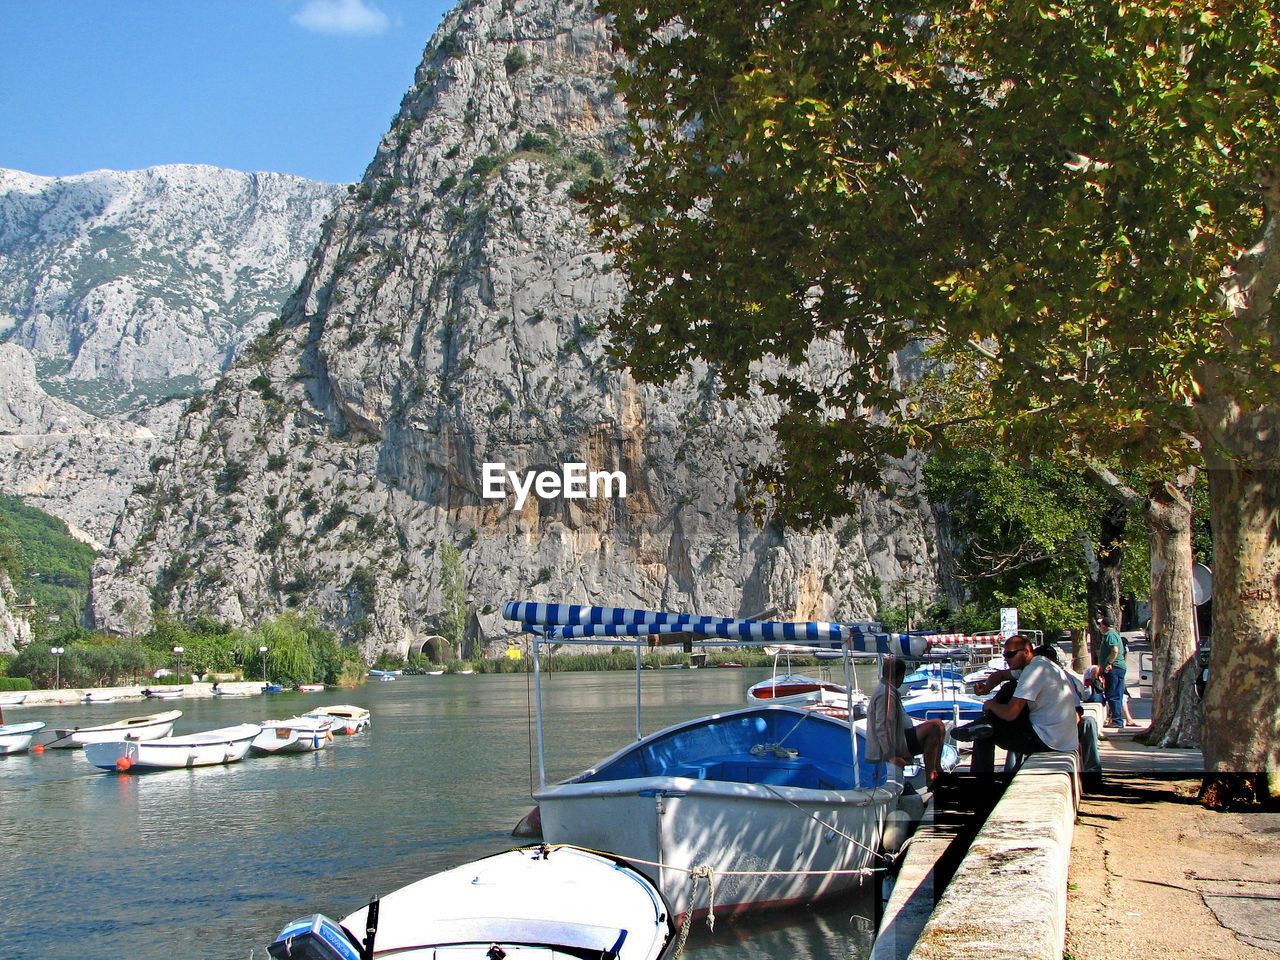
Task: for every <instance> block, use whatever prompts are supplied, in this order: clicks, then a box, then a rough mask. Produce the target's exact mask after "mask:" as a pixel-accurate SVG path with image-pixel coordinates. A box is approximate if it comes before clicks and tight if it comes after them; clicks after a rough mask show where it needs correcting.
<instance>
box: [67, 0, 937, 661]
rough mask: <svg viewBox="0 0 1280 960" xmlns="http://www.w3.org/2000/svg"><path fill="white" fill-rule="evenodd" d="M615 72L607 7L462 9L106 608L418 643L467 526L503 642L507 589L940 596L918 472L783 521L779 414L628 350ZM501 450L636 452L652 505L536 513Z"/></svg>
mask: <svg viewBox="0 0 1280 960" xmlns="http://www.w3.org/2000/svg"><path fill="white" fill-rule="evenodd" d="M612 66H613V54H612V52H611V48H610V45H609V42H608V37H607V32H606V28H605V24H604V22H603V21H602V20H601V19H600V18H598V17H597V15H596V14H595V12H594V10H593V9H592V8H591V7H590V5H589V4H585V3H580V2H573V3H570V2H562V0H475V2H468V3H464V4H463V5H462V6H461V7H459V8H458V9H456V10H455V11H454V12H452V13H451V14H449V15H448V16H447V17H446V18H445V20H444V22H443V24H442V25H441V27H440V29H439V31H438V32H437V34H436V36H435V37H434V39H433V40H432V42H431V44H430V45H429V46H428V48H427V50H426V54H425V57H424V59H423V62H422V64H421V66H420V67H419V69H418V72H417V76H416V78H415V81H416V82H415V84H414V86H413V88H412V89H411V90H410V91H409V92H408V94H407V95H406V96H405V98H404V101H403V104H402V108H401V110H400V113H399V115H398V116H397V118H396V119H395V121H394V123H393V125H392V127H391V129H390V131H389V132H388V133H387V135H386V136H385V137H384V138H383V140H382V143H381V144H380V145H379V147H378V150H377V154H376V156H375V157H374V160H373V162H372V163H371V165H370V166H369V168H368V171H367V172H366V175H365V177H364V180H363V181H362V183H361V184H360V185H359V187H358V189H357V190H356V191H355V192H354V193H353V194H352V196H350V197H349V198H347V199H345V200H344V201H343V202H342V203H341V205H340V206H339V208H338V209H337V211H336V213H335V214H334V216H333V217H332V219H331V221H330V222H329V223H328V225H327V227H326V228H325V230H324V233H323V236H322V238H321V240H320V243H319V246H318V247H317V249H316V252H315V255H314V256H313V258H312V260H311V262H310V264H309V266H308V268H307V271H306V275H305V277H304V279H303V280H302V282H301V285H300V287H299V288H298V290H297V292H296V294H295V295H294V296H293V297H292V298H291V299H290V300H289V302H288V304H287V305H286V307H285V310H284V312H283V316H282V318H281V319H282V322H281V323H280V324H278V325H273V327H272V328H271V330H270V332H269V333H268V335H266V336H264V337H263V338H261V339H260V340H258V341H256V342H255V343H254V344H252V345H251V346H250V347H249V348H248V349H247V350H246V351H245V353H244V356H243V357H242V359H241V361H240V362H238V363H237V364H236V365H235V366H234V367H233V368H232V369H231V370H229V371H228V372H227V374H226V376H225V377H224V378H223V380H222V382H221V383H220V384H219V386H218V387H217V388H216V389H215V390H214V391H213V392H212V393H211V394H209V395H208V396H207V397H202V398H198V399H197V400H196V401H194V402H193V403H192V404H191V405H190V407H189V408H188V410H187V411H186V413H185V415H184V416H183V417H182V418H181V421H180V425H179V429H178V434H177V437H176V440H175V443H174V446H173V449H172V451H171V453H170V454H168V456H169V457H170V458H171V459H170V460H169V461H168V462H166V463H163V464H160V465H159V466H158V467H157V469H156V471H155V473H154V474H153V476H152V478H151V479H150V481H149V486H148V488H146V489H143V490H141V491H140V492H139V494H138V495H137V496H135V497H133V498H131V499H130V500H129V502H128V504H127V507H126V510H125V512H124V514H123V516H122V518H121V520H120V523H119V524H118V526H117V528H116V530H115V532H114V535H113V537H112V541H111V547H112V555H111V556H109V557H107V558H105V559H104V560H103V561H102V562H101V563H100V565H99V569H98V570H97V571H96V575H95V585H94V593H93V598H92V603H93V610H94V615H95V617H96V618H97V620H98V622H99V623H100V624H101V625H104V626H111V627H115V628H117V629H121V630H126V631H128V630H133V629H138V628H139V627H141V626H143V625H144V624H145V622H146V621H147V619H148V618H149V615H150V610H151V608H152V604H164V605H166V606H168V607H170V608H171V609H173V610H175V611H180V612H183V613H196V612H205V613H211V614H213V615H215V616H219V617H222V618H226V619H230V620H232V621H237V622H244V623H252V622H254V621H256V620H257V619H258V618H262V617H266V616H269V615H271V614H273V613H275V612H277V611H279V610H280V609H282V608H286V607H291V606H296V607H305V608H314V609H317V610H318V611H319V612H320V613H321V616H322V617H323V619H324V621H325V622H326V623H327V624H328V625H330V626H331V627H334V628H335V629H337V630H338V631H340V632H341V633H342V634H343V635H344V637H345V638H346V639H347V640H349V641H354V642H359V644H360V645H361V648H362V650H363V651H364V652H365V653H366V655H369V656H372V655H374V654H376V652H377V651H378V650H380V649H383V648H386V649H392V650H397V651H399V652H401V653H403V652H405V651H407V650H409V649H414V648H417V647H419V646H420V645H421V644H422V642H423V641H424V639H425V638H426V637H427V636H428V635H429V634H431V633H433V632H435V631H436V629H437V627H438V621H439V618H440V616H441V612H442V610H443V609H444V606H445V601H444V599H443V591H442V580H443V579H444V574H443V573H442V554H444V553H446V552H447V551H445V550H443V549H442V547H443V546H444V545H452V546H453V547H454V548H456V549H457V550H458V551H459V552H460V554H461V562H462V569H463V576H464V578H465V587H466V591H467V597H468V608H469V612H470V614H471V620H470V623H471V629H472V631H473V632H474V633H475V634H476V635H477V637H478V638H479V639H480V641H481V642H482V643H483V642H498V640H499V639H500V638H502V637H503V636H504V635H505V634H506V633H507V631H508V626H507V625H506V624H505V623H503V622H502V621H501V620H500V617H499V609H500V604H501V602H502V601H503V600H505V599H509V598H523V599H534V600H564V601H571V602H599V603H619V604H626V605H637V606H654V607H662V608H669V609H684V610H697V611H700V612H706V613H721V614H739V615H741V614H749V613H752V612H754V611H758V610H761V609H765V608H769V607H776V608H777V609H778V610H779V611H780V613H781V615H782V616H786V617H791V616H795V617H802V618H808V617H820V618H855V617H864V616H867V615H870V614H872V613H874V611H875V609H876V607H877V605H878V603H879V602H880V600H881V598H883V599H884V600H885V601H886V602H901V600H902V598H903V596H904V593H909V594H911V595H912V596H920V595H932V594H933V593H934V592H935V589H936V573H935V570H936V567H937V556H936V551H937V545H936V543H935V535H934V529H935V526H934V523H933V519H932V515H931V512H930V509H929V507H928V505H927V504H926V503H925V502H924V501H923V498H922V496H921V493H920V489H919V484H918V481H917V477H916V476H915V473H914V471H913V470H911V469H909V468H907V467H902V468H899V469H897V470H895V471H894V472H893V475H892V476H890V477H888V480H889V485H890V487H891V489H892V490H893V491H894V495H893V496H892V497H887V496H886V497H878V496H868V498H867V499H866V501H865V503H864V505H863V507H862V510H861V512H860V514H859V515H858V516H856V517H854V518H851V519H850V520H849V521H848V522H847V523H845V524H843V525H840V526H839V527H838V528H833V529H831V530H827V531H823V532H819V533H815V534H803V535H802V534H796V533H790V532H785V531H782V530H780V529H777V528H776V527H773V526H766V527H764V528H757V527H756V526H755V525H754V524H753V523H752V521H751V520H750V519H749V518H748V517H746V516H743V515H740V514H738V513H737V512H735V510H734V507H733V504H734V500H735V495H736V494H737V493H738V492H739V491H740V489H741V486H740V485H741V476H742V473H743V470H744V469H745V467H746V466H747V465H749V464H750V463H752V462H755V461H757V460H762V459H765V458H768V457H769V456H770V454H771V451H772V441H771V435H770V433H769V424H770V423H771V421H772V418H773V417H774V416H776V410H774V409H772V408H771V407H770V406H768V405H767V404H765V403H763V402H761V403H756V404H754V405H752V404H745V405H740V404H729V403H726V402H724V401H722V400H720V399H719V398H718V397H717V395H716V392H715V390H714V384H713V381H712V380H711V378H710V377H708V376H692V377H688V378H685V379H682V380H680V381H676V382H672V383H670V384H666V385H663V386H661V387H656V388H655V387H647V386H641V385H637V384H636V383H634V382H633V381H632V380H630V379H629V378H628V377H627V375H626V374H625V373H624V372H619V371H618V370H616V369H614V368H613V367H612V366H611V365H610V363H609V362H608V361H607V359H606V356H605V351H604V345H603V343H602V341H601V336H600V330H601V323H602V321H603V319H604V317H605V316H606V314H607V313H608V311H609V310H610V309H611V308H612V307H614V306H616V305H617V304H618V303H619V302H620V301H621V298H622V297H623V295H624V290H623V288H622V285H621V283H620V280H619V278H618V277H617V276H616V275H615V274H613V273H612V272H610V270H609V269H608V267H607V264H606V263H605V261H604V259H603V258H602V257H601V255H600V254H599V253H598V252H597V251H596V250H595V249H594V248H593V244H592V240H591V238H590V236H589V235H588V232H587V225H586V221H585V219H584V217H583V214H582V211H581V209H580V207H579V204H578V203H577V202H576V201H575V199H574V196H575V194H576V192H577V190H578V189H579V188H580V186H581V184H582V183H583V182H584V181H585V180H587V179H589V178H591V177H598V176H607V175H609V172H610V171H611V170H613V169H615V168H616V167H617V165H618V164H620V163H624V162H625V160H626V157H625V153H624V139H623V133H622V125H623V119H624V106H623V104H622V103H621V102H620V101H619V99H618V97H617V96H616V95H615V93H614V90H613V87H612V84H611V80H610V70H611V68H612ZM496 463H502V464H504V465H505V469H507V470H511V471H514V472H516V473H517V475H519V476H523V474H524V472H525V471H531V470H539V471H546V472H556V471H563V465H564V464H567V463H583V464H586V465H587V468H588V469H589V470H591V471H621V472H622V473H624V474H625V476H626V478H627V484H628V487H627V496H626V497H625V498H622V497H612V498H605V497H602V496H601V497H597V498H594V499H593V498H583V499H570V498H565V497H563V496H551V495H548V496H537V495H530V496H528V497H527V498H526V499H524V501H523V503H522V504H521V505H520V506H519V507H517V502H518V499H519V498H518V497H517V496H515V495H514V494H511V495H508V496H506V497H505V498H503V499H493V498H486V497H485V496H484V493H485V479H484V477H485V473H484V469H485V468H484V465H485V464H496ZM509 489H510V488H509V487H508V491H509ZM548 489H549V488H548Z"/></svg>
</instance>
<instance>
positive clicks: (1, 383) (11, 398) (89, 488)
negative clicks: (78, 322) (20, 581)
mask: <svg viewBox="0 0 1280 960" xmlns="http://www.w3.org/2000/svg"><path fill="white" fill-rule="evenodd" d="M184 405H185V404H184V403H177V402H170V403H167V404H160V405H158V406H155V407H152V408H149V409H147V410H145V411H140V412H138V413H136V414H134V415H133V416H132V417H130V418H125V417H94V416H91V415H90V414H87V413H85V412H84V411H83V410H81V409H80V408H79V407H77V406H75V405H74V404H72V403H68V402H67V401H65V400H60V399H58V398H57V397H51V396H49V395H48V394H47V393H45V392H44V390H43V389H42V388H41V387H40V384H39V383H38V382H37V380H36V370H35V362H34V360H33V359H32V357H31V354H30V353H28V352H27V351H26V350H25V349H23V348H22V347H19V346H17V345H16V344H12V343H0V490H4V492H5V493H8V494H10V495H12V496H17V497H21V498H22V499H23V500H24V501H25V502H26V503H29V504H30V505H31V506H33V507H39V508H40V509H41V510H44V511H45V512H47V513H52V514H54V515H55V516H58V517H60V518H61V519H63V520H65V521H66V522H67V524H68V525H69V526H70V528H71V531H72V535H73V536H76V537H78V538H79V539H81V540H83V541H84V542H86V543H88V544H90V545H91V546H93V547H94V548H95V549H102V548H103V547H104V545H105V544H106V542H107V541H108V540H109V539H110V538H111V531H112V529H113V528H114V527H115V525H116V521H117V520H118V519H119V516H120V511H121V510H122V509H123V508H124V503H125V499H126V498H127V497H129V496H130V495H131V494H132V493H133V492H134V489H135V487H137V486H139V485H140V484H141V485H142V488H143V489H146V483H147V478H149V477H151V468H152V466H153V464H159V463H161V462H163V461H164V460H165V459H166V454H165V450H166V449H167V447H168V442H169V438H170V437H172V436H173V433H174V430H175V429H176V426H177V417H178V415H179V414H180V413H181V412H182V408H183V406H184Z"/></svg>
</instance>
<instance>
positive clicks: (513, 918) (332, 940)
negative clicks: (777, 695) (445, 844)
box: [268, 845, 675, 960]
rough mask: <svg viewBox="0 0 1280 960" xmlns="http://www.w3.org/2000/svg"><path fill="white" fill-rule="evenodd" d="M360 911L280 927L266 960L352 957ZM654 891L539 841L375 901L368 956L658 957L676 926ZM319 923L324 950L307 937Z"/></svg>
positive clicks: (605, 861) (612, 867) (601, 857)
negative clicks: (271, 959) (338, 919)
mask: <svg viewBox="0 0 1280 960" xmlns="http://www.w3.org/2000/svg"><path fill="white" fill-rule="evenodd" d="M368 917H369V909H368V908H367V907H363V908H361V909H360V910H357V911H356V912H355V913H352V914H351V915H349V916H347V917H345V918H343V920H342V923H341V925H340V926H339V925H338V924H337V923H335V922H333V921H331V920H328V919H326V918H323V917H320V916H319V915H312V916H311V917H306V918H303V919H302V920H298V921H295V922H294V923H291V924H289V925H288V926H287V927H285V929H284V930H283V931H281V934H280V936H279V937H278V938H277V939H276V941H275V942H274V943H273V944H271V946H270V947H269V948H268V952H269V953H270V955H271V956H272V957H279V958H289V960H314V958H317V957H325V958H329V960H332V958H335V957H342V958H351V960H356V958H358V957H359V956H360V950H359V940H362V939H363V938H364V936H365V932H366V929H367V928H368V926H369V922H368ZM671 920H672V918H671V916H670V912H669V909H668V907H667V905H666V904H665V903H663V902H662V898H661V896H659V894H658V892H657V890H655V889H654V887H653V885H652V884H651V883H650V881H648V880H647V879H646V878H645V877H644V876H643V875H641V874H640V873H638V872H637V871H636V870H635V869H634V868H633V867H632V866H631V865H629V864H626V863H623V862H619V861H618V860H616V859H615V858H613V857H611V856H609V855H607V854H600V853H595V852H592V851H589V850H579V849H576V848H574V847H563V846H548V845H540V846H535V847H523V848H521V849H518V850H509V851H507V852H506V853H500V854H497V855H496V856H492V857H487V858H485V859H483V860H477V861H475V862H474V863H467V864H463V865H462V866H460V867H455V868H453V869H452V870H446V871H444V872H443V873H438V874H435V875H434V876H430V877H427V878H425V879H423V880H419V881H417V882H416V883H411V884H409V885H408V886H407V887H402V888H400V889H399V890H396V891H394V892H392V893H389V894H387V895H385V896H384V897H382V898H381V901H380V902H379V909H378V920H377V923H376V932H375V935H374V940H373V951H372V955H373V957H375V958H379V957H396V958H398V960H400V958H402V960H445V958H448V960H492V958H494V957H511V958H513V960H515V958H523V960H575V958H584V957H610V958H615V960H659V958H661V957H662V956H663V955H664V954H665V953H666V951H667V948H668V946H669V945H670V944H672V943H673V942H674V939H675V937H674V934H675V927H674V925H673V924H672V922H671ZM322 925H323V926H325V927H327V935H326V936H325V947H327V949H314V948H315V947H316V946H317V944H316V943H315V940H316V937H315V936H314V934H313V931H316V930H317V928H319V927H321V926H322Z"/></svg>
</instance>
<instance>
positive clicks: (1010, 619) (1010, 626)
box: [1000, 607, 1018, 640]
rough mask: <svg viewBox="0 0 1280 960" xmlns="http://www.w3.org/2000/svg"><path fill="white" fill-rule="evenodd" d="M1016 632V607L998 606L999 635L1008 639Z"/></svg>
mask: <svg viewBox="0 0 1280 960" xmlns="http://www.w3.org/2000/svg"><path fill="white" fill-rule="evenodd" d="M1017 633H1018V608H1017V607H1001V608H1000V636H1001V637H1003V638H1004V639H1006V640H1008V639H1009V638H1010V637H1012V636H1016V635H1017Z"/></svg>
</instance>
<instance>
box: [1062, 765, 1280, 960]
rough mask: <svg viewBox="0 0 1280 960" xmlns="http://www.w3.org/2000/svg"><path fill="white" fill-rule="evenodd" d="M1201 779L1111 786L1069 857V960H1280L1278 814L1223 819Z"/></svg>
mask: <svg viewBox="0 0 1280 960" xmlns="http://www.w3.org/2000/svg"><path fill="white" fill-rule="evenodd" d="M1198 788H1199V780H1198V779H1195V780H1163V779H1148V778H1143V777H1140V776H1139V777H1132V778H1126V779H1122V780H1121V779H1110V778H1109V779H1108V781H1107V783H1106V784H1105V785H1104V787H1103V788H1102V790H1101V792H1100V793H1096V794H1092V795H1086V796H1085V797H1084V799H1083V800H1082V801H1081V804H1080V812H1079V816H1078V819H1077V821H1076V828H1075V832H1074V837H1073V840H1072V847H1071V866H1070V870H1069V874H1068V889H1067V941H1066V951H1065V957H1066V958H1068V960H1136V958H1146V957H1152V958H1160V960H1164V958H1179V957H1186V958H1195V960H1275V958H1276V957H1280V813H1245V814H1238V813H1214V812H1211V811H1209V810H1206V809H1204V808H1203V807H1201V806H1200V805H1199V804H1197V803H1196V801H1195V796H1196V791H1197V789H1198Z"/></svg>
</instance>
